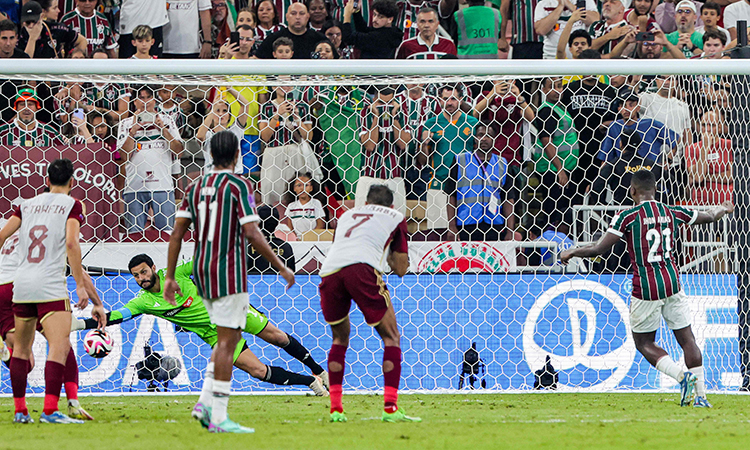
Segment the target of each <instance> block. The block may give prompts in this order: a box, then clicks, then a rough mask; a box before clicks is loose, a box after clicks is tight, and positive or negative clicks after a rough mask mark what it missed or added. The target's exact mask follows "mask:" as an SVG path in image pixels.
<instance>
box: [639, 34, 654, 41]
mask: <svg viewBox="0 0 750 450" xmlns="http://www.w3.org/2000/svg"><path fill="white" fill-rule="evenodd" d="M635 40H636V41H637V42H653V41H654V33H651V32H645V33H642V32H639V33H638V34H636V35H635Z"/></svg>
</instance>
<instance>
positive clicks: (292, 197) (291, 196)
mask: <svg viewBox="0 0 750 450" xmlns="http://www.w3.org/2000/svg"><path fill="white" fill-rule="evenodd" d="M300 177H305V178H307V179H308V180H310V184H311V185H312V192H310V197H311V198H312V197H315V196H316V195H317V193H318V192H320V184H319V183H318V182H317V181H316V180H315V177H313V174H312V172H297V174H295V175H294V176H293V177H292V178H290V179H289V185H288V187H287V190H286V192H285V193H284V197H283V198H282V200H283V202H282V203H284V204H286V205H288V204H290V203H292V202H294V201H296V200H297V195H296V194H295V193H294V183H296V182H297V178H300ZM389 206H390V205H389Z"/></svg>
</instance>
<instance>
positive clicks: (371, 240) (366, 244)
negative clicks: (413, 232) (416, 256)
mask: <svg viewBox="0 0 750 450" xmlns="http://www.w3.org/2000/svg"><path fill="white" fill-rule="evenodd" d="M389 246H390V249H391V250H393V251H394V252H400V253H408V251H409V248H408V242H407V229H406V221H405V220H404V215H403V214H402V213H400V212H398V211H396V210H395V209H393V208H388V207H385V206H380V205H365V206H363V207H361V208H355V209H350V210H349V211H347V212H345V213H344V214H343V215H342V216H341V218H340V219H339V220H338V225H337V226H336V236H335V237H334V239H333V245H332V246H331V250H330V251H329V252H328V255H327V256H326V260H325V262H324V263H323V266H322V267H321V268H320V275H321V276H326V275H329V274H331V273H333V272H336V271H337V270H339V269H343V268H344V267H347V266H351V265H352V264H360V263H363V264H368V265H370V266H372V267H373V268H375V269H376V270H378V271H380V272H383V271H384V269H385V266H386V261H385V259H386V253H387V250H388V248H389Z"/></svg>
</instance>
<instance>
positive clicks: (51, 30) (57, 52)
mask: <svg viewBox="0 0 750 450" xmlns="http://www.w3.org/2000/svg"><path fill="white" fill-rule="evenodd" d="M59 12H60V9H59V8H58V7H57V2H56V1H55V0H42V2H41V3H38V2H35V1H34V0H31V1H29V2H27V3H26V4H25V5H23V11H22V12H21V24H22V25H23V28H22V29H21V32H20V33H19V39H18V43H17V44H16V45H18V47H20V48H22V49H24V51H25V52H26V53H27V54H28V55H29V56H30V57H31V58H36V59H42V58H64V57H65V55H66V54H67V53H68V52H69V51H70V50H72V49H73V48H74V47H77V48H80V49H81V50H83V51H86V46H87V45H88V41H86V38H84V37H83V36H81V35H80V34H78V33H76V32H75V31H73V30H72V29H71V28H70V27H68V26H66V25H64V24H61V23H58V22H56V20H57V15H58V13H59Z"/></svg>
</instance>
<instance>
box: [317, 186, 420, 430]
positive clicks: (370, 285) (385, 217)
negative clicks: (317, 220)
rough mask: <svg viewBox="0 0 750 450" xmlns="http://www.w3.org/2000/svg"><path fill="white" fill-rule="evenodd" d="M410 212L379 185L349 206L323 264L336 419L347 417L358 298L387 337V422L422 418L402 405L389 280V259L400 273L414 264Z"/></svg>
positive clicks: (333, 415) (322, 287)
mask: <svg viewBox="0 0 750 450" xmlns="http://www.w3.org/2000/svg"><path fill="white" fill-rule="evenodd" d="M406 233H407V230H406V220H405V219H404V215H403V214H402V213H400V212H398V211H396V210H395V209H393V192H391V190H390V189H388V188H387V187H386V186H382V185H373V186H371V187H370V190H369V192H368V193H367V204H366V205H365V206H363V207H360V208H355V209H351V210H349V211H347V212H346V213H344V215H342V216H341V218H340V219H339V224H338V226H337V227H336V236H335V238H334V240H333V245H332V247H331V250H330V252H329V253H328V256H327V257H326V260H325V262H324V263H323V266H322V267H321V268H320V274H321V277H322V281H321V282H320V287H319V288H320V306H321V309H322V310H323V317H324V318H325V320H326V322H327V323H328V324H330V325H331V332H332V334H333V344H332V345H331V351H330V352H329V353H328V376H329V377H330V378H329V380H330V383H331V385H330V391H331V422H346V420H347V419H346V416H345V415H344V407H343V405H342V403H341V394H342V387H341V385H342V383H343V380H344V366H345V359H346V349H347V347H348V346H349V332H350V328H351V325H350V322H349V309H350V308H351V305H352V300H354V302H355V303H356V304H357V306H358V307H359V309H360V310H361V311H362V314H363V315H364V316H365V321H366V322H367V324H368V325H370V326H371V327H374V328H375V330H376V331H377V332H378V334H379V335H380V337H381V339H383V344H384V346H385V348H384V350H383V380H384V386H385V394H384V400H385V407H384V411H383V415H382V420H383V422H420V421H421V420H422V419H420V418H418V417H409V416H407V415H406V414H405V413H404V411H403V410H401V409H399V408H398V406H397V405H396V401H397V400H398V386H399V383H400V381H401V343H400V338H401V337H400V335H399V331H398V325H397V324H396V313H395V312H394V310H393V305H392V304H391V296H390V294H389V292H388V287H386V285H385V282H384V281H383V276H382V273H383V269H384V263H385V262H388V265H390V266H391V268H392V269H393V271H394V272H395V273H396V274H397V275H398V276H400V277H402V276H404V274H405V273H406V271H407V270H408V269H409V248H408V242H407V234H406Z"/></svg>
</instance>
